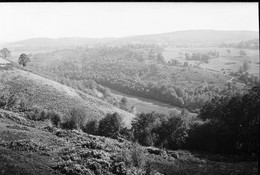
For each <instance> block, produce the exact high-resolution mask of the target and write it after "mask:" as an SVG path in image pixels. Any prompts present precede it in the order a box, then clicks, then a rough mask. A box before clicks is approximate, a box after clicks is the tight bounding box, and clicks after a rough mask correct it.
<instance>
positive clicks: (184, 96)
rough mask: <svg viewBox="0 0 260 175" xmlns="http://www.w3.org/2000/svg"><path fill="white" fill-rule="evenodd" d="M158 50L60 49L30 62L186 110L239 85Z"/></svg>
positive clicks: (80, 84) (63, 77)
mask: <svg viewBox="0 0 260 175" xmlns="http://www.w3.org/2000/svg"><path fill="white" fill-rule="evenodd" d="M162 50H163V49H162V48H160V47H158V46H156V45H148V44H145V45H144V44H142V45H140V44H139V45H138V44H136V45H123V46H117V47H98V48H78V49H74V50H61V51H55V52H51V53H47V54H38V55H35V56H34V57H33V58H32V63H30V65H29V67H30V69H33V70H34V71H36V72H39V73H40V74H44V75H46V76H48V77H51V78H53V79H54V80H56V81H58V82H61V83H62V84H66V85H68V86H72V87H74V88H77V89H80V90H84V89H85V88H87V87H88V86H89V85H88V83H87V82H89V81H94V82H95V83H98V84H100V85H102V86H105V87H109V88H112V89H115V90H118V91H121V92H124V93H129V94H133V95H136V96H141V97H145V98H151V99H155V100H159V101H162V102H166V103H170V104H172V105H174V106H177V107H184V108H187V109H189V110H190V111H195V110H197V109H199V108H201V107H202V106H203V104H204V103H205V102H206V101H208V100H210V99H211V98H212V97H214V96H221V95H227V94H230V93H233V92H235V91H236V89H239V88H240V87H239V86H237V84H236V83H234V82H232V83H228V82H227V80H224V79H223V78H222V77H220V76H218V75H213V74H205V73H203V71H202V70H201V69H200V68H195V67H190V66H189V65H185V64H184V65H180V66H179V65H178V66H175V65H169V64H167V63H166V62H165V61H164V58H163V55H162ZM244 72H245V71H244V70H242V72H240V73H237V76H239V75H243V78H244V79H247V80H248V81H246V82H247V85H248V86H249V87H250V86H253V85H256V84H258V79H257V77H251V76H250V75H247V74H244ZM254 78H255V79H254ZM251 79H252V80H251ZM95 83H94V84H95ZM240 89H241V88H240ZM108 101H109V100H108ZM110 101H111V100H110ZM112 103H114V102H112Z"/></svg>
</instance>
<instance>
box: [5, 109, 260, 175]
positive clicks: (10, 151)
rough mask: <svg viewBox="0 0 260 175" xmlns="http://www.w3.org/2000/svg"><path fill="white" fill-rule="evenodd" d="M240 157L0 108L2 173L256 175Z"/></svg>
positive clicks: (252, 163)
mask: <svg viewBox="0 0 260 175" xmlns="http://www.w3.org/2000/svg"><path fill="white" fill-rule="evenodd" d="M135 158H136V159H135ZM134 160H136V161H134ZM237 161H239V162H237ZM243 161H245V160H238V159H236V158H232V157H230V158H227V157H223V156H221V155H207V154H203V153H193V152H189V151H183V150H178V151H169V150H161V149H157V148H153V147H141V146H136V145H134V144H132V143H130V142H128V141H126V140H114V139H109V138H105V137H100V136H93V135H89V134H86V133H83V132H79V131H77V130H72V131H71V130H62V129H60V128H56V127H52V126H50V125H49V124H48V123H47V122H41V121H37V122H36V121H32V120H28V119H26V118H24V117H23V116H21V115H20V114H18V113H15V112H13V111H7V110H3V109H0V170H1V171H0V174H2V175H14V174H17V175H18V174H19V175H22V174H23V175H24V174H26V175H36V174H37V175H51V174H66V175H83V174H84V175H101V174H109V175H114V174H118V175H123V174H124V175H137V174H139V175H140V174H144V173H147V174H148V172H150V175H155V174H157V175H162V174H164V175H172V174H180V175H182V174H194V173H196V174H203V175H206V174H207V175H208V174H223V175H224V174H245V175H249V174H257V170H258V168H257V162H243Z"/></svg>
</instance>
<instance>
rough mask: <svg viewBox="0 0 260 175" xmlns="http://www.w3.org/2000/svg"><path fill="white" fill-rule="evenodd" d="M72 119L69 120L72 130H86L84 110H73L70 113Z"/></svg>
mask: <svg viewBox="0 0 260 175" xmlns="http://www.w3.org/2000/svg"><path fill="white" fill-rule="evenodd" d="M70 115H71V118H70V120H69V123H70V124H69V125H70V126H71V128H70V129H82V128H84V122H85V117H86V112H85V111H84V109H82V108H73V109H72V110H71V111H70Z"/></svg>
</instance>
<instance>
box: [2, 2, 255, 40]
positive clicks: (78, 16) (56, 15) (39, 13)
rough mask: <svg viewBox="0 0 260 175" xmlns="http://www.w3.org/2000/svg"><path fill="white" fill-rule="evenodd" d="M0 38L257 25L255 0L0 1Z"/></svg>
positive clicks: (119, 34) (117, 34)
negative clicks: (145, 0) (219, 0)
mask: <svg viewBox="0 0 260 175" xmlns="http://www.w3.org/2000/svg"><path fill="white" fill-rule="evenodd" d="M0 21H1V25H0V42H6V41H17V40H23V39H28V38H36V37H49V38H60V37H91V38H102V37H124V36H131V35H143V34H156V33H165V32H173V31H180V30H197V29H204V30H207V29H210V30H252V31H259V28H258V25H259V23H258V3H173V2H170V3H141V2H139V3H115V2H114V3H112V2H110V3H86V2H85V3H0Z"/></svg>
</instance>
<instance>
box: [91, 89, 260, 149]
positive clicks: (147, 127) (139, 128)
mask: <svg viewBox="0 0 260 175" xmlns="http://www.w3.org/2000/svg"><path fill="white" fill-rule="evenodd" d="M259 105H260V87H259V86H258V87H257V86H256V87H253V88H252V89H250V90H248V91H247V92H246V93H241V94H236V95H232V96H225V97H216V98H214V99H212V100H211V101H208V102H207V103H206V104H205V105H204V106H203V107H202V109H201V111H200V114H199V116H198V119H195V120H194V119H193V120H191V119H189V117H187V116H186V117H185V115H177V114H170V115H164V114H157V113H147V114H145V113H142V114H139V115H138V116H137V117H136V118H135V119H134V120H133V122H132V128H131V129H126V128H124V127H122V122H121V121H122V120H121V118H120V117H119V116H118V115H117V114H113V115H112V114H109V115H108V116H107V117H105V118H104V119H102V120H101V121H100V122H97V121H91V122H90V123H88V124H87V127H86V128H89V129H88V130H86V132H90V133H92V134H97V135H103V136H106V137H113V138H118V137H125V138H127V139H128V140H131V141H134V142H135V141H137V142H138V143H140V144H141V145H144V146H155V147H159V148H166V149H172V150H175V149H194V150H202V151H207V152H212V153H224V154H237V153H246V154H253V153H254V154H257V153H258V152H259V140H258V137H259V117H260V116H259V114H260V110H259ZM94 131H95V132H94Z"/></svg>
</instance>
